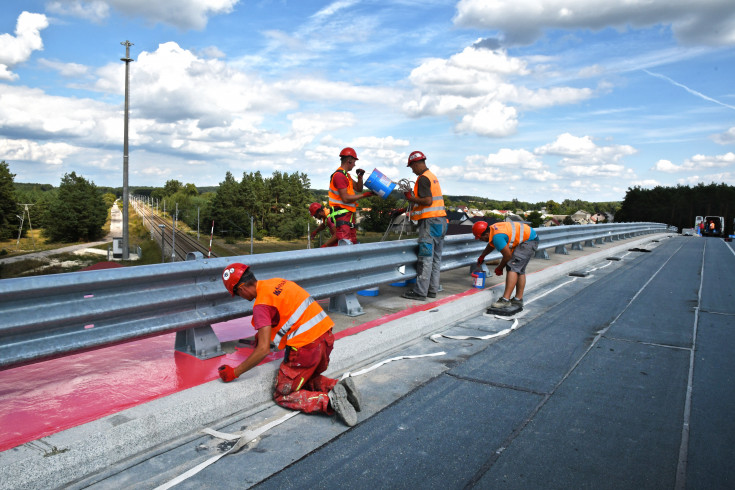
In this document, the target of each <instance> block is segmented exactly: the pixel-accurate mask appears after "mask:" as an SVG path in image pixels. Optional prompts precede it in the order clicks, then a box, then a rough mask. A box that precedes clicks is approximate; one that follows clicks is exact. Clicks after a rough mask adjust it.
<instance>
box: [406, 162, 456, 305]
mask: <svg viewBox="0 0 735 490" xmlns="http://www.w3.org/2000/svg"><path fill="white" fill-rule="evenodd" d="M406 166H407V167H411V171H412V172H413V173H414V174H416V175H417V176H418V177H417V178H416V183H415V184H414V187H413V192H405V193H404V195H405V196H406V200H408V202H410V203H412V204H413V207H412V209H411V213H410V218H411V219H412V220H415V221H418V223H419V260H418V263H417V264H416V285H415V286H414V287H413V289H409V290H408V291H406V292H405V293H403V295H402V296H403V297H404V298H407V299H415V300H418V301H425V300H426V297H427V296H428V297H430V298H436V292H437V291H438V290H439V273H440V271H441V265H442V248H443V247H444V236H445V235H446V234H447V227H448V224H447V213H446V211H445V210H444V196H443V195H442V190H441V187H439V180H437V178H436V176H435V175H434V174H433V173H432V172H431V171H430V170H429V169H428V168H427V167H426V155H424V154H423V153H421V152H420V151H414V152H412V153H411V154H410V155H409V156H408V164H407V165H406Z"/></svg>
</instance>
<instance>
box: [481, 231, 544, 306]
mask: <svg viewBox="0 0 735 490" xmlns="http://www.w3.org/2000/svg"><path fill="white" fill-rule="evenodd" d="M472 234H473V235H474V236H475V239H476V240H482V241H485V240H487V242H488V244H487V246H486V247H485V250H483V252H482V254H481V255H480V257H478V259H477V265H482V264H483V263H484V262H485V256H487V254H489V253H490V252H492V251H493V249H496V250H497V251H498V252H500V254H501V255H502V256H503V258H502V259H500V264H499V265H498V266H497V267H496V268H495V275H497V276H502V275H503V270H504V269H505V270H506V271H507V273H506V275H505V291H504V292H503V296H501V297H500V298H498V300H497V301H495V302H494V303H493V304H492V305H490V307H491V308H496V309H511V308H513V307H517V306H520V307H521V308H522V307H523V291H524V290H525V288H526V266H527V265H528V262H530V260H531V257H533V256H534V254H535V253H536V250H538V235H537V234H536V230H534V229H533V228H531V227H530V226H529V225H527V224H525V223H519V222H517V221H516V222H509V221H501V222H498V223H493V224H491V225H488V224H487V223H486V222H485V221H478V222H477V223H475V224H474V225H472ZM514 290H515V296H514V297H513V298H512V299H511V295H512V294H513V291H514Z"/></svg>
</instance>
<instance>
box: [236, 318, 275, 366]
mask: <svg viewBox="0 0 735 490" xmlns="http://www.w3.org/2000/svg"><path fill="white" fill-rule="evenodd" d="M255 340H256V343H255V349H253V352H251V353H250V355H249V356H248V358H247V359H245V360H244V361H242V363H241V364H240V365H239V366H237V367H236V368H235V377H240V375H241V374H243V373H246V372H248V371H250V370H251V369H252V368H254V367H255V366H257V365H258V364H260V361H262V360H263V359H265V356H267V355H268V353H269V352H270V350H271V327H270V326H266V327H262V328H260V329H258V333H257V334H256V335H255Z"/></svg>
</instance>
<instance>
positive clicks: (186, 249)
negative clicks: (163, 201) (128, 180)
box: [131, 200, 217, 262]
mask: <svg viewBox="0 0 735 490" xmlns="http://www.w3.org/2000/svg"><path fill="white" fill-rule="evenodd" d="M131 202H132V204H133V208H134V209H135V211H136V212H137V213H138V215H139V216H140V217H141V218H143V224H144V226H145V227H146V228H147V229H148V230H149V231H150V232H151V237H152V238H153V239H154V240H155V241H157V242H158V243H159V244H161V242H163V243H162V245H161V246H162V248H163V254H162V255H163V257H164V259H165V261H166V262H175V261H179V260H182V261H183V260H186V256H187V254H189V253H190V252H201V253H202V255H204V256H205V257H207V256H209V257H216V256H217V255H216V254H214V253H211V254H210V252H209V248H208V247H207V246H205V245H202V244H201V243H199V241H198V240H197V239H196V238H195V237H192V236H189V235H188V234H187V233H184V232H180V231H179V230H178V229H177V230H176V233H172V230H173V222H172V220H171V219H166V218H164V217H161V216H159V215H158V214H156V213H155V212H154V211H153V210H152V209H151V208H150V207H148V206H147V205H145V204H143V203H142V202H138V201H135V200H133V201H131ZM160 225H165V228H164V230H163V234H161V228H160ZM174 235H175V238H174Z"/></svg>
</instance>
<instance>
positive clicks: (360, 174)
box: [355, 168, 365, 177]
mask: <svg viewBox="0 0 735 490" xmlns="http://www.w3.org/2000/svg"><path fill="white" fill-rule="evenodd" d="M355 174H357V176H358V177H362V176H363V175H365V171H364V170H363V169H361V168H358V169H357V170H355Z"/></svg>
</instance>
